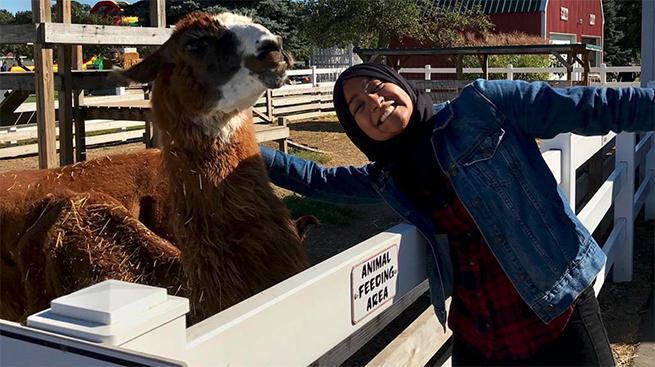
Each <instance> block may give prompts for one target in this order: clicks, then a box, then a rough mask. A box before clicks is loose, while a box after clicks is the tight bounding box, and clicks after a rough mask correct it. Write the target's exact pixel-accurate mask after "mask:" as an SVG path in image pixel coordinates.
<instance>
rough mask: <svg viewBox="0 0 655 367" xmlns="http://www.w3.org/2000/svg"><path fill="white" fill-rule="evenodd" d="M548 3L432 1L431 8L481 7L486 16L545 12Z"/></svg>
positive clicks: (525, 0) (528, 0)
mask: <svg viewBox="0 0 655 367" xmlns="http://www.w3.org/2000/svg"><path fill="white" fill-rule="evenodd" d="M547 2H548V0H432V1H431V2H430V5H429V6H433V7H434V6H438V7H449V8H457V9H461V8H464V9H470V8H472V7H474V6H476V5H479V6H480V8H481V9H482V12H483V13H485V14H498V13H523V12H530V11H544V10H546V3H547ZM428 10H429V9H428Z"/></svg>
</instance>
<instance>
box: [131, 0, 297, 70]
mask: <svg viewBox="0 0 655 367" xmlns="http://www.w3.org/2000/svg"><path fill="white" fill-rule="evenodd" d="M194 11H205V12H209V13H222V12H226V11H230V12H235V13H239V14H243V15H246V16H249V17H252V18H253V20H254V21H255V22H257V23H260V24H262V25H263V26H265V27H266V28H268V29H269V30H270V31H271V32H273V33H275V34H277V35H279V36H281V37H282V39H283V40H284V48H285V49H286V50H287V51H289V52H291V54H292V55H293V56H294V58H295V59H296V60H308V59H309V47H308V43H307V42H306V41H305V40H304V39H302V37H301V35H300V33H299V31H298V27H299V25H300V24H302V22H303V13H304V6H303V4H302V3H301V2H297V1H292V0H258V1H215V0H170V1H166V24H175V23H176V22H177V21H178V20H180V19H181V18H183V17H184V16H186V15H188V14H189V13H192V12H194ZM124 14H125V15H134V16H138V17H139V23H140V24H141V25H144V26H147V25H149V24H150V5H149V3H148V2H147V1H139V2H136V3H134V4H133V5H131V6H129V7H126V8H125V13H124Z"/></svg>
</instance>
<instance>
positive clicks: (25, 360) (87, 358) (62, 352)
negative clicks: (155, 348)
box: [0, 320, 185, 367]
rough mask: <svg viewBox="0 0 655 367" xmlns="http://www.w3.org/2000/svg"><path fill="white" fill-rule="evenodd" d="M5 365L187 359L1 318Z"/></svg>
mask: <svg viewBox="0 0 655 367" xmlns="http://www.w3.org/2000/svg"><path fill="white" fill-rule="evenodd" d="M0 365H1V366H71V367H73V366H79V367H82V366H130V365H142V366H161V367H164V366H171V367H172V366H179V367H182V366H185V364H184V362H182V361H179V360H177V361H176V360H172V359H169V358H166V357H162V356H155V355H152V354H147V353H143V352H138V351H133V350H126V349H125V348H120V347H115V346H111V345H108V344H99V343H93V342H88V341H84V340H81V339H76V338H71V337H67V336H64V335H59V334H55V333H51V332H47V331H42V330H37V329H34V328H31V327H27V326H23V325H20V324H18V323H15V322H10V321H5V320H0Z"/></svg>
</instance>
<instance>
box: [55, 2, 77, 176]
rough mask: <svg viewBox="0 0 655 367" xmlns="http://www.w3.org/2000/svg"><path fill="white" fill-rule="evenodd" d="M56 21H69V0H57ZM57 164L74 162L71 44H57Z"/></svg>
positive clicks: (63, 164)
mask: <svg viewBox="0 0 655 367" xmlns="http://www.w3.org/2000/svg"><path fill="white" fill-rule="evenodd" d="M57 22H60V23H68V24H70V23H71V0H57ZM58 51H59V54H58V56H57V61H58V64H59V68H58V72H57V74H59V80H61V83H62V86H61V88H60V90H59V164H60V165H62V166H65V165H67V164H72V163H74V156H73V83H72V82H73V81H72V76H73V74H72V72H71V70H72V69H73V53H72V47H71V45H59V48H58Z"/></svg>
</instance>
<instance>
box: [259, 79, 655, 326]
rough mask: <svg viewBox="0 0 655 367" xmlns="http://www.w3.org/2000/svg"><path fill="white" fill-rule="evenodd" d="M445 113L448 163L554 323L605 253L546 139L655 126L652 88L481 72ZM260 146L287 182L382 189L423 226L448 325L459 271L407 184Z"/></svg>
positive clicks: (373, 198)
mask: <svg viewBox="0 0 655 367" xmlns="http://www.w3.org/2000/svg"><path fill="white" fill-rule="evenodd" d="M435 112H436V115H435V117H434V118H433V119H432V120H431V121H433V122H434V125H433V132H434V135H433V136H432V138H431V141H432V147H433V150H434V154H435V156H436V158H437V161H438V162H439V165H440V166H441V168H442V169H443V171H444V172H445V173H446V174H447V176H448V177H449V179H450V180H451V182H452V185H453V187H454V189H455V191H456V193H457V195H458V197H459V199H460V200H461V201H462V203H463V205H464V206H465V207H466V209H467V210H468V211H469V213H470V214H471V215H472V217H473V219H474V221H475V223H476V224H477V226H478V228H479V229H480V232H481V233H482V235H483V236H484V238H485V240H486V242H487V243H488V244H489V247H490V248H491V251H492V252H493V254H494V255H495V256H496V258H497V260H498V262H499V263H500V265H501V266H502V268H503V269H504V270H505V272H506V274H507V276H508V277H509V279H510V280H511V282H512V284H514V286H515V287H516V289H517V291H518V292H519V294H520V295H521V297H522V298H523V300H524V301H525V302H526V303H527V304H528V305H529V306H530V308H531V309H532V310H533V311H534V312H535V313H536V314H537V315H538V316H539V318H540V319H541V320H543V321H544V322H546V323H547V322H550V321H551V320H552V319H554V318H555V317H557V316H558V315H559V314H560V313H562V312H563V311H564V310H566V309H567V308H568V307H569V306H570V305H571V304H572V303H573V301H574V300H575V299H576V298H577V296H578V295H579V294H580V293H581V292H582V291H583V290H584V289H585V288H587V287H588V286H589V285H590V284H591V283H592V281H593V280H594V278H595V277H596V275H597V274H598V272H599V271H600V270H601V269H602V267H603V265H604V263H605V254H604V253H603V251H602V250H601V249H600V247H599V246H598V244H597V243H596V241H595V240H594V239H593V237H592V236H591V235H590V233H589V231H587V229H586V228H585V227H584V226H583V225H582V223H581V222H580V221H579V220H578V218H577V217H576V216H575V214H574V213H573V211H572V210H571V208H570V206H569V205H568V203H567V200H566V198H565V196H564V194H563V192H562V191H561V190H560V189H559V187H558V185H557V182H556V181H555V178H554V177H553V175H552V173H551V171H550V169H549V168H548V166H547V165H546V163H545V162H544V160H543V158H542V156H541V153H540V151H539V149H538V147H537V144H536V143H535V138H541V139H550V138H553V137H555V136H556V135H557V134H560V133H565V132H573V133H576V134H580V135H601V134H607V133H608V132H609V131H610V130H611V131H614V132H617V133H618V132H621V131H627V132H635V131H650V130H653V129H654V125H655V100H654V91H653V89H645V88H643V89H642V88H624V89H620V88H619V89H610V88H594V87H572V88H567V89H556V88H552V87H550V86H549V85H548V84H546V83H527V82H520V81H484V80H478V81H476V82H474V83H472V84H471V85H469V86H467V87H466V88H464V89H463V90H462V92H461V94H460V95H459V97H457V98H456V99H454V100H453V101H451V102H446V103H443V104H439V105H435ZM261 153H262V156H263V157H264V161H265V162H266V165H267V167H268V171H269V174H270V176H271V179H272V181H273V183H275V184H276V185H278V186H281V187H284V188H287V189H289V190H292V191H295V192H297V193H299V194H301V195H305V196H308V197H311V198H315V199H318V200H323V201H329V202H337V203H339V202H341V203H376V202H380V199H382V200H384V201H385V202H386V203H387V204H388V205H390V206H391V207H392V208H393V209H394V210H395V211H396V212H397V213H398V214H400V215H401V216H402V217H403V218H404V219H405V220H406V221H408V222H409V223H411V224H413V225H414V226H416V227H417V228H418V230H419V231H420V232H421V234H422V235H423V236H424V237H425V238H426V240H427V241H428V243H429V246H428V247H429V249H428V252H429V256H428V257H427V259H428V264H427V267H428V279H429V283H430V296H431V300H432V304H433V306H434V309H435V313H436V315H437V317H438V319H439V321H440V322H441V323H442V324H445V321H446V309H445V300H446V298H447V297H449V296H450V295H451V293H452V291H453V281H454V275H453V266H452V263H451V258H450V249H449V244H448V240H447V237H446V236H444V235H442V234H440V233H438V231H437V229H436V228H435V227H434V225H433V224H432V222H431V220H430V218H429V217H428V216H427V215H425V214H423V213H422V212H421V211H419V210H418V209H417V208H416V207H415V206H414V205H413V204H412V203H411V202H410V200H409V198H408V197H407V196H406V195H405V194H404V193H403V192H401V191H400V189H399V187H398V186H397V185H396V183H394V180H393V178H392V177H391V175H390V169H389V167H377V166H376V164H375V163H371V164H367V165H365V166H363V167H359V168H357V167H352V166H351V167H335V168H324V167H321V166H319V165H317V164H316V163H313V162H310V161H306V160H303V159H300V158H296V157H292V156H290V155H286V154H283V153H281V152H277V151H274V150H271V149H267V148H262V149H261Z"/></svg>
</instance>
